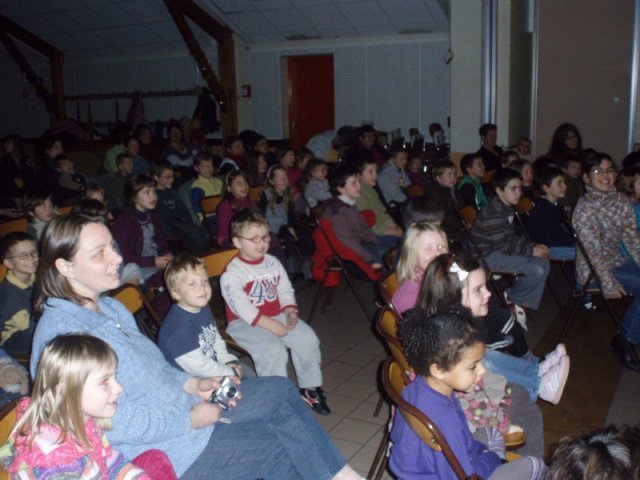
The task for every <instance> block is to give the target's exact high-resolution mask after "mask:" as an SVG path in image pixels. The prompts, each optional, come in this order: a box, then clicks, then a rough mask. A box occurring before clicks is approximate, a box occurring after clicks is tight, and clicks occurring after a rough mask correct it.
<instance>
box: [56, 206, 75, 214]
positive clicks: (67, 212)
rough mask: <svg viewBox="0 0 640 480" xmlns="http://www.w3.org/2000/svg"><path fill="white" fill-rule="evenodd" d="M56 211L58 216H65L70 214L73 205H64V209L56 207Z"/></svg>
mask: <svg viewBox="0 0 640 480" xmlns="http://www.w3.org/2000/svg"><path fill="white" fill-rule="evenodd" d="M57 210H58V213H59V214H60V215H67V214H69V213H71V210H73V205H66V206H64V207H58V208H57Z"/></svg>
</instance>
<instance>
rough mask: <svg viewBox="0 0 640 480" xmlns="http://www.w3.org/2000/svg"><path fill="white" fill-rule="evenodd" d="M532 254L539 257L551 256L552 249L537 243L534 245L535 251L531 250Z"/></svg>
mask: <svg viewBox="0 0 640 480" xmlns="http://www.w3.org/2000/svg"><path fill="white" fill-rule="evenodd" d="M531 255H533V256H534V257H538V258H550V257H551V251H550V250H549V247H547V246H546V245H542V244H537V245H535V246H534V247H533V252H531Z"/></svg>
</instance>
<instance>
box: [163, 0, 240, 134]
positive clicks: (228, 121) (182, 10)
mask: <svg viewBox="0 0 640 480" xmlns="http://www.w3.org/2000/svg"><path fill="white" fill-rule="evenodd" d="M164 3H165V5H166V6H167V10H169V13H170V14H171V17H172V18H173V21H174V22H175V24H176V27H178V30H179V31H180V34H181V35H182V38H183V39H184V41H185V43H186V45H187V48H188V49H189V52H190V53H191V55H192V56H193V58H194V59H195V61H196V63H197V64H198V68H199V69H200V72H201V74H202V77H203V78H204V79H205V81H206V82H207V85H208V86H209V89H210V90H211V92H212V93H213V95H214V97H215V98H216V101H217V102H218V104H219V105H220V111H221V112H222V115H221V124H222V133H223V135H230V134H232V133H236V132H237V130H238V115H237V111H236V95H235V90H236V87H235V83H236V80H235V56H234V47H233V37H232V32H231V30H229V29H228V28H227V27H225V26H223V25H222V24H220V23H219V22H218V21H217V20H215V19H214V18H213V17H211V16H210V15H209V14H207V12H205V11H204V10H203V9H202V8H200V7H199V6H198V5H196V4H195V3H194V2H193V0H164ZM186 17H188V18H190V19H191V20H192V21H193V22H194V23H195V24H196V25H198V26H199V27H200V28H202V29H203V30H204V31H205V32H206V33H207V34H209V35H211V37H213V38H214V39H215V40H216V43H217V45H218V60H219V63H220V77H221V79H220V80H218V78H217V77H216V75H215V73H214V71H213V69H212V68H211V64H210V63H209V61H208V60H207V57H206V55H205V53H204V52H203V50H202V48H200V44H199V43H198V40H197V39H196V37H195V35H194V34H193V31H192V30H191V28H190V27H189V23H188V22H187V19H186Z"/></svg>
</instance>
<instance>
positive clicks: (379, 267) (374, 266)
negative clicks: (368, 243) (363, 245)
mask: <svg viewBox="0 0 640 480" xmlns="http://www.w3.org/2000/svg"><path fill="white" fill-rule="evenodd" d="M371 268H373V269H374V270H382V264H381V263H378V262H375V263H372V264H371Z"/></svg>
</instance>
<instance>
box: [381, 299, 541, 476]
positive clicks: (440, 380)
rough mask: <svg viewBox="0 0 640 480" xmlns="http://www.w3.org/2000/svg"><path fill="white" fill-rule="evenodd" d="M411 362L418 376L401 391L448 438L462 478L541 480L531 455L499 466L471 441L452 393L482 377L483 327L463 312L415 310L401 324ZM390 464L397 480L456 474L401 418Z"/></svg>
mask: <svg viewBox="0 0 640 480" xmlns="http://www.w3.org/2000/svg"><path fill="white" fill-rule="evenodd" d="M399 334H400V338H401V340H402V342H403V345H404V349H405V354H406V356H407V359H408V361H409V364H410V365H411V366H412V367H413V369H414V370H415V372H416V373H417V374H418V375H419V376H418V378H416V380H415V381H414V382H413V383H411V384H410V385H409V386H407V387H406V388H405V389H404V391H403V392H402V397H403V398H404V399H405V400H407V401H408V402H409V403H410V404H412V405H414V406H415V407H417V408H418V409H420V410H422V411H424V412H425V413H426V414H427V415H428V416H429V417H430V418H431V420H432V421H433V422H434V423H435V424H436V426H437V427H438V429H439V430H440V432H441V433H442V434H443V436H444V437H445V438H446V440H447V442H448V444H449V446H450V447H451V449H452V450H453V453H454V454H455V456H456V457H457V459H458V460H459V462H460V464H461V466H462V468H463V470H464V471H465V474H466V475H467V476H468V475H471V474H477V475H479V476H480V477H481V478H487V479H490V480H498V479H505V480H507V479H509V480H518V479H542V478H544V473H545V466H544V463H543V462H542V460H540V459H538V458H535V457H522V458H520V459H518V460H515V461H513V462H509V463H505V464H502V461H501V459H500V457H499V456H498V455H497V454H496V453H493V452H492V451H489V450H488V449H487V447H486V446H485V445H484V444H482V443H480V442H478V441H476V440H474V439H473V438H472V436H471V433H470V432H469V429H468V428H467V425H466V419H465V415H464V412H463V411H462V409H461V408H460V404H459V403H458V401H457V399H456V398H455V397H454V396H453V392H454V391H471V390H472V389H473V388H474V386H475V385H476V384H477V382H478V381H480V380H481V379H482V377H483V375H484V373H485V369H484V366H483V365H482V358H483V356H484V350H485V345H484V341H483V334H482V329H481V328H480V327H479V326H478V325H477V324H475V323H474V321H473V319H472V318H470V316H469V315H468V314H467V313H465V312H463V311H459V312H451V313H437V314H435V315H432V316H428V315H427V313H426V312H425V311H424V310H422V309H420V308H416V309H413V310H410V311H409V312H407V314H406V316H405V317H404V319H403V321H402V322H401V323H400V325H399ZM391 440H392V441H393V448H392V450H391V458H390V460H389V464H390V466H391V470H392V471H393V473H395V474H396V476H397V478H398V480H410V479H411V480H413V479H416V480H417V479H421V480H425V479H452V480H455V479H456V478H457V476H456V475H455V473H454V471H453V469H452V467H451V466H450V464H449V462H448V461H447V459H446V457H445V456H444V454H443V453H442V452H436V451H435V450H433V449H432V448H430V447H429V446H428V445H426V444H425V443H424V442H423V441H422V440H421V439H420V437H418V436H417V435H416V433H415V432H414V431H413V429H412V428H411V426H410V425H409V424H408V423H407V422H406V420H405V419H404V417H403V416H402V415H397V416H396V418H395V421H394V424H393V429H392V430H391Z"/></svg>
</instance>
